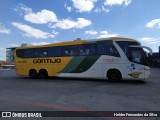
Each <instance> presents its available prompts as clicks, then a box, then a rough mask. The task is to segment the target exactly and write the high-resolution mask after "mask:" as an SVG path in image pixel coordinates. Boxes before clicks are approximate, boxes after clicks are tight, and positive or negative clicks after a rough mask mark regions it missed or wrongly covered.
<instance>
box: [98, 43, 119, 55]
mask: <svg viewBox="0 0 160 120" xmlns="http://www.w3.org/2000/svg"><path fill="white" fill-rule="evenodd" d="M97 54H98V55H111V56H115V57H119V56H120V55H119V53H118V51H117V49H116V48H115V46H114V45H113V44H112V43H111V42H101V43H98V44H97Z"/></svg>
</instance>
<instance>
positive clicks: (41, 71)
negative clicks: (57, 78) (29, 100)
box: [39, 69, 48, 79]
mask: <svg viewBox="0 0 160 120" xmlns="http://www.w3.org/2000/svg"><path fill="white" fill-rule="evenodd" d="M39 77H40V78H41V79H45V78H48V72H47V71H46V70H45V69H41V70H40V71H39Z"/></svg>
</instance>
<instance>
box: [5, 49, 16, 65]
mask: <svg viewBox="0 0 160 120" xmlns="http://www.w3.org/2000/svg"><path fill="white" fill-rule="evenodd" d="M16 48H17V47H10V48H6V62H10V63H11V64H13V63H14V51H15V49H16Z"/></svg>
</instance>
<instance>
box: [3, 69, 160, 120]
mask: <svg viewBox="0 0 160 120" xmlns="http://www.w3.org/2000/svg"><path fill="white" fill-rule="evenodd" d="M151 72H152V74H151V76H150V78H149V79H148V80H147V81H129V80H127V81H122V82H120V83H111V82H108V81H103V80H91V79H90V80H87V79H66V78H49V79H37V80H35V79H31V78H28V77H20V76H16V75H15V71H14V70H0V111H55V110H56V111H68V110H71V111H76V110H78V111H85V110H89V111H160V69H158V68H157V69H156V68H154V69H153V68H152V71H151ZM57 119H59V118H57ZM85 119H89V118H85Z"/></svg>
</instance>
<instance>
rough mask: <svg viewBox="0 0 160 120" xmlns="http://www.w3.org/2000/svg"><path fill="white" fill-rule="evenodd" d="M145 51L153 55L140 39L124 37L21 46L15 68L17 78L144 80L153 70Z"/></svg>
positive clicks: (16, 56) (18, 49)
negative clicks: (142, 44) (53, 77)
mask: <svg viewBox="0 0 160 120" xmlns="http://www.w3.org/2000/svg"><path fill="white" fill-rule="evenodd" d="M144 49H148V50H149V52H150V53H152V50H151V49H150V48H149V47H146V46H141V43H140V42H138V41H137V40H134V39H130V38H123V37H108V38H102V39H92V40H79V39H77V40H73V41H67V42H60V43H54V44H48V45H41V46H26V47H18V48H16V50H15V53H14V56H15V69H16V74H17V75H20V76H30V77H32V78H47V77H52V76H56V77H74V78H96V79H97V78H98V79H108V80H110V81H119V80H121V79H131V80H145V79H147V78H148V77H149V75H150V68H149V65H148V62H147V55H146V52H145V51H144Z"/></svg>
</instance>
